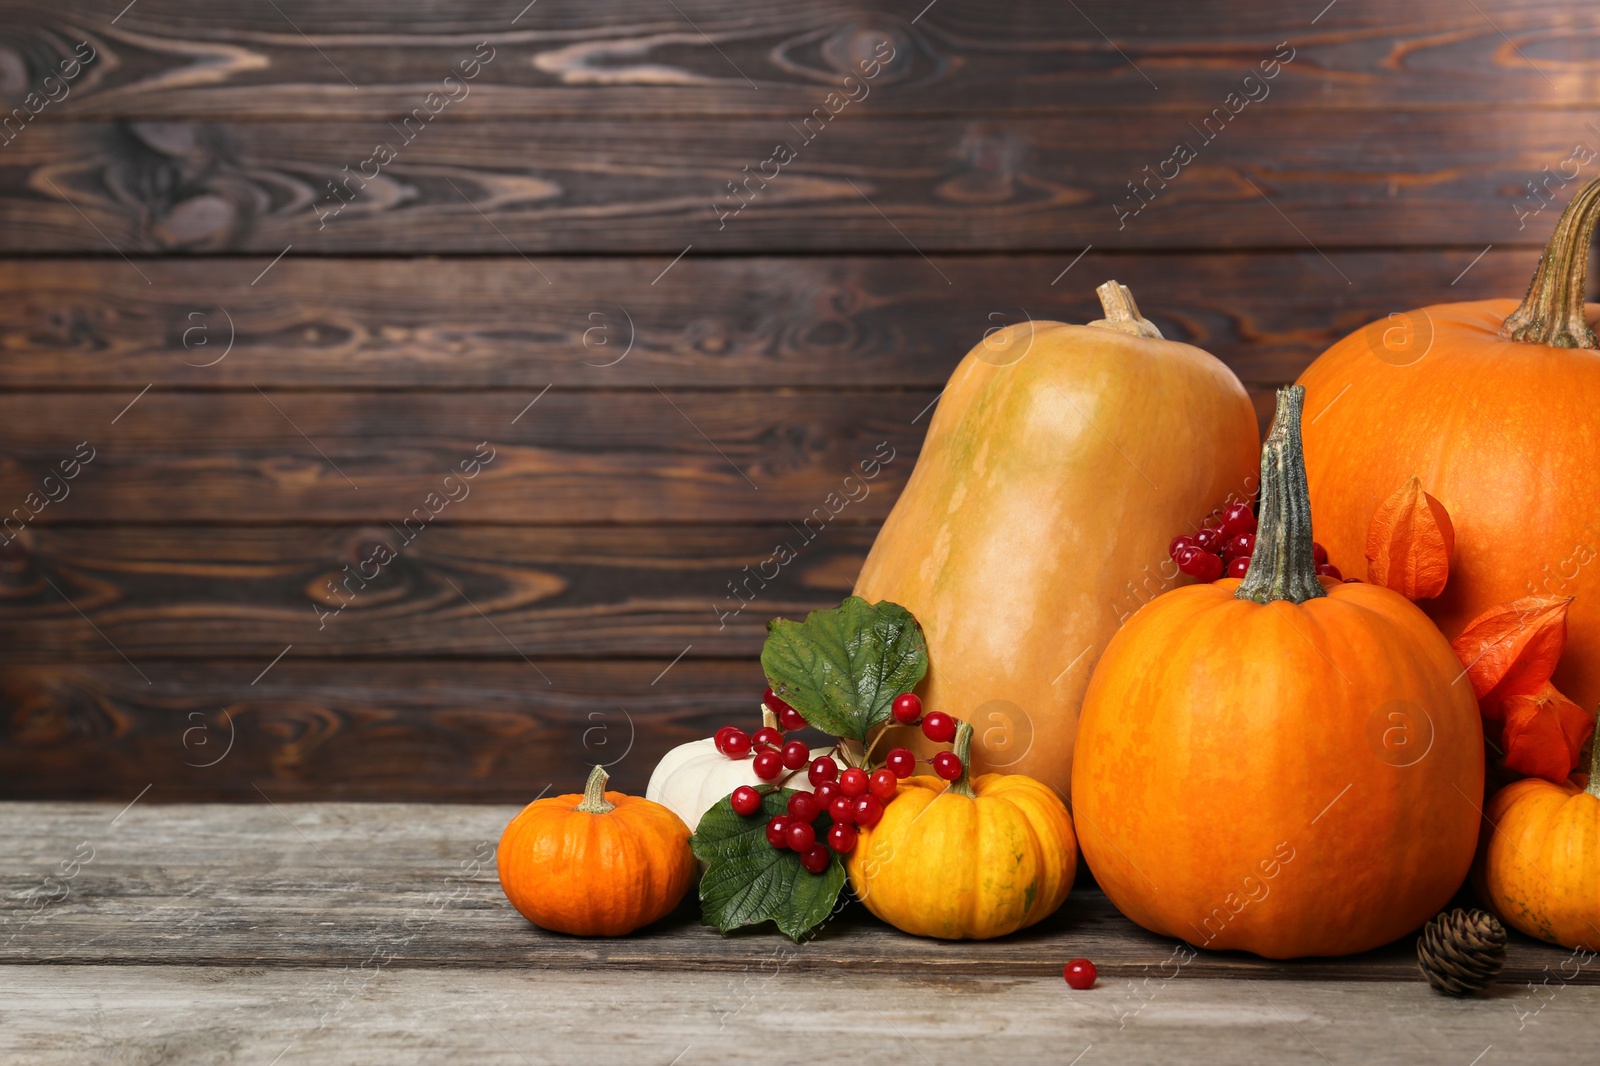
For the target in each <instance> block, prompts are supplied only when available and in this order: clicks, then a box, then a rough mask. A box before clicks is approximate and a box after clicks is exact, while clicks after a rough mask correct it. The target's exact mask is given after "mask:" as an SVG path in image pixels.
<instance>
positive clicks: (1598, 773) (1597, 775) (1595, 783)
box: [1584, 731, 1600, 799]
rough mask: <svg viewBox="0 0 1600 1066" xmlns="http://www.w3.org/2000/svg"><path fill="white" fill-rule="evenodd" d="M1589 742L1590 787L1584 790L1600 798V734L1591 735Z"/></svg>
mask: <svg viewBox="0 0 1600 1066" xmlns="http://www.w3.org/2000/svg"><path fill="white" fill-rule="evenodd" d="M1597 732H1600V731H1597ZM1589 744H1590V749H1589V787H1588V788H1586V789H1584V791H1585V792H1587V793H1589V795H1591V796H1594V797H1595V798H1597V799H1600V735H1597V736H1591V737H1590V738H1589Z"/></svg>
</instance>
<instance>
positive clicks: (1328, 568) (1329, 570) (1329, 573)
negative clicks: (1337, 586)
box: [1317, 563, 1344, 581]
mask: <svg viewBox="0 0 1600 1066" xmlns="http://www.w3.org/2000/svg"><path fill="white" fill-rule="evenodd" d="M1317 576H1318V577H1331V578H1333V579H1334V580H1335V581H1343V580H1344V575H1343V574H1341V573H1339V568H1338V567H1337V566H1334V565H1333V564H1332V563H1322V564H1320V565H1319V566H1318V567H1317Z"/></svg>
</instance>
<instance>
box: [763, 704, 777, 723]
mask: <svg viewBox="0 0 1600 1066" xmlns="http://www.w3.org/2000/svg"><path fill="white" fill-rule="evenodd" d="M761 724H762V725H764V726H770V727H772V728H773V729H777V728H778V716H777V715H776V714H773V713H772V710H771V708H769V707H768V706H767V703H766V701H765V700H762V701H761Z"/></svg>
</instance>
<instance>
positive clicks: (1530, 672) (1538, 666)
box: [1450, 596, 1572, 705]
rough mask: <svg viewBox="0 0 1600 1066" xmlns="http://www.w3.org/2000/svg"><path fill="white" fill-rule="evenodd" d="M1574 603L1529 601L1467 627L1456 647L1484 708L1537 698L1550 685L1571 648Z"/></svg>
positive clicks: (1485, 615)
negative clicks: (1524, 697)
mask: <svg viewBox="0 0 1600 1066" xmlns="http://www.w3.org/2000/svg"><path fill="white" fill-rule="evenodd" d="M1571 602H1572V597H1571V596H1524V597H1523V598H1522V599H1520V600H1512V601H1511V602H1510V603H1502V604H1500V605H1499V606H1498V607H1491V608H1489V609H1488V610H1487V611H1485V612H1483V613H1482V614H1480V615H1479V616H1478V617H1476V618H1474V619H1473V620H1472V621H1471V622H1468V623H1467V628H1466V629H1464V630H1462V632H1461V635H1460V636H1459V637H1457V638H1456V639H1455V640H1454V641H1452V642H1451V644H1450V646H1451V647H1452V648H1454V649H1455V652H1456V657H1457V658H1458V659H1460V660H1461V664H1462V665H1463V666H1465V667H1466V668H1467V676H1468V677H1469V678H1471V680H1472V693H1473V695H1475V696H1477V697H1478V699H1479V701H1480V702H1485V701H1493V702H1498V701H1500V700H1502V699H1503V698H1504V697H1506V696H1508V695H1510V694H1512V693H1519V694H1528V693H1532V692H1536V691H1537V690H1538V689H1539V687H1540V686H1541V685H1543V684H1544V683H1545V682H1546V681H1549V680H1550V675H1551V674H1553V673H1554V672H1555V669H1556V663H1557V662H1558V661H1560V659H1561V652H1562V650H1563V649H1564V648H1565V647H1566V646H1567V605H1568V604H1570V603H1571ZM1486 705H1487V703H1486Z"/></svg>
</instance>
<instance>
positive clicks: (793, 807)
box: [789, 792, 822, 822]
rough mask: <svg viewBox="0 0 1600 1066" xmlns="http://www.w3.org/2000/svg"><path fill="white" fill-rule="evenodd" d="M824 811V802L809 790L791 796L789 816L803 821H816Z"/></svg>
mask: <svg viewBox="0 0 1600 1066" xmlns="http://www.w3.org/2000/svg"><path fill="white" fill-rule="evenodd" d="M821 813H822V804H820V803H818V802H817V797H816V796H814V795H812V794H811V793H809V792H796V793H795V794H794V795H792V796H790V797H789V817H790V818H793V819H795V820H796V821H801V822H814V821H816V820H817V815H819V814H821Z"/></svg>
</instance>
